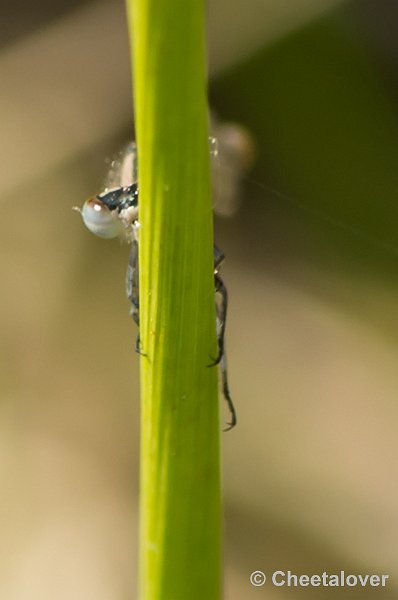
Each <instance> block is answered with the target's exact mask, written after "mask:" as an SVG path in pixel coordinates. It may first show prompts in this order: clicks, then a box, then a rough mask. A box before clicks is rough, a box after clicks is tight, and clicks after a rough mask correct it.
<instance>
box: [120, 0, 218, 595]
mask: <svg viewBox="0 0 398 600" xmlns="http://www.w3.org/2000/svg"><path fill="white" fill-rule="evenodd" d="M127 3H128V15H129V25H130V32H131V33H132V55H133V60H132V62H133V65H134V96H135V123H136V133H137V144H138V152H139V194H140V199H139V219H140V223H141V229H140V256H139V260H140V318H141V325H140V333H141V342H142V351H143V353H144V354H145V355H144V356H142V357H141V436H142V438H141V476H140V494H141V499H140V542H139V553H140V569H139V580H140V581H139V598H140V600H187V598H190V600H199V599H200V600H203V599H204V598H205V599H206V600H219V599H220V598H221V494H220V472H219V471H220V460H219V435H220V434H219V431H220V427H219V416H218V414H219V408H218V388H217V369H216V368H208V367H207V365H208V364H209V362H211V358H210V357H211V356H215V355H216V354H217V351H216V337H215V305H214V280H213V225H212V202H211V193H210V165H209V146H208V135H209V134H208V114H207V100H206V68H205V45H204V39H205V35H204V2H203V0H127Z"/></svg>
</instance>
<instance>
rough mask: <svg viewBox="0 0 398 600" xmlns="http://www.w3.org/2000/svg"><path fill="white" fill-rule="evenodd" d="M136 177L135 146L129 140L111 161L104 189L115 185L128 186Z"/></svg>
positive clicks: (134, 181) (135, 180) (109, 188)
mask: <svg viewBox="0 0 398 600" xmlns="http://www.w3.org/2000/svg"><path fill="white" fill-rule="evenodd" d="M137 178H138V162H137V146H136V143H135V142H129V143H128V144H127V145H126V146H124V147H123V148H122V150H121V151H120V152H119V153H118V154H117V156H116V157H115V158H114V159H113V160H112V161H111V163H110V167H109V170H108V174H107V176H106V179H105V182H104V191H106V190H111V189H113V188H117V187H128V186H129V185H131V184H132V183H136V182H137Z"/></svg>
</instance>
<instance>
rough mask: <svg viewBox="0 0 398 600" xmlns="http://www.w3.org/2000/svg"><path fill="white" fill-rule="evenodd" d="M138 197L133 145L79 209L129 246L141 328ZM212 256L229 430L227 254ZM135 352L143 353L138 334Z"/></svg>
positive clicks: (129, 287)
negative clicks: (97, 191)
mask: <svg viewBox="0 0 398 600" xmlns="http://www.w3.org/2000/svg"><path fill="white" fill-rule="evenodd" d="M210 152H211V154H212V156H213V158H215V159H216V160H217V158H218V145H217V141H216V139H215V138H211V139H210ZM138 198H139V194H138V171H137V148H136V145H135V143H134V142H133V143H130V144H128V145H127V146H126V147H125V148H124V149H123V150H122V151H121V152H120V154H119V156H118V157H117V158H116V159H115V160H114V161H113V162H112V163H111V166H110V169H109V172H108V176H107V180H106V185H105V189H104V190H103V191H102V192H101V193H100V194H98V195H96V196H93V197H91V198H89V199H88V200H87V201H86V202H85V203H84V204H83V207H82V208H81V209H79V208H78V209H77V210H79V212H80V213H81V216H82V218H83V221H84V223H85V225H86V227H87V228H88V229H89V230H90V231H91V232H92V233H94V234H95V235H97V236H99V237H102V238H116V237H119V238H122V239H124V240H126V241H127V242H128V243H129V244H130V258H129V263H128V267H127V275H126V291H127V296H128V298H129V300H130V302H131V311H130V313H131V317H132V318H133V320H134V322H135V323H136V324H137V326H138V328H139V325H140V316H139V277H138V243H139V227H140V224H139V218H138V212H139V211H138V204H139V201H138ZM224 202H225V198H224ZM213 257H214V289H215V294H216V332H217V343H218V354H217V357H216V359H215V360H214V361H213V362H212V363H211V365H209V366H215V365H218V364H219V365H220V373H221V387H222V393H223V396H224V399H225V401H226V404H227V407H228V410H229V413H230V419H229V422H228V423H227V425H226V428H225V430H226V431H227V430H229V429H232V427H234V426H235V425H236V412H235V408H234V405H233V402H232V399H231V394H230V391H229V386H228V374H227V363H226V354H225V345H224V338H225V326H226V318H227V305H228V294H227V289H226V287H225V285H224V282H223V280H222V278H221V276H220V273H219V270H220V266H221V263H222V262H223V260H224V254H223V252H222V251H221V250H219V248H217V246H214V249H213ZM138 330H139V329H138ZM136 351H137V352H138V353H141V349H140V337H139V333H138V336H137V341H136Z"/></svg>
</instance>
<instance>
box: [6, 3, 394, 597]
mask: <svg viewBox="0 0 398 600" xmlns="http://www.w3.org/2000/svg"><path fill="white" fill-rule="evenodd" d="M0 10H1V19H0V22H1V30H2V36H1V46H0V72H1V74H2V90H1V93H0V131H1V133H2V135H1V146H0V152H1V165H2V169H1V177H0V199H1V203H2V209H3V212H2V220H1V223H0V229H1V236H0V244H1V253H0V260H1V269H2V283H3V285H2V288H1V289H2V295H1V304H0V306H1V313H0V314H1V340H2V343H1V346H0V348H1V352H2V361H1V364H2V369H1V391H2V394H1V403H0V444H1V450H2V451H1V454H0V477H1V490H2V491H1V496H0V498H1V499H0V531H1V536H0V556H1V560H0V598H1V599H2V600H3V599H4V600H39V599H40V600H50V599H52V598H54V597H56V598H57V600H67V599H68V600H71V599H73V600H83V599H84V600H87V599H91V598H92V599H94V598H95V600H130V599H133V598H135V588H136V585H135V563H136V543H135V541H136V536H137V531H136V530H137V469H138V413H139V397H138V390H139V386H138V359H137V357H136V356H135V353H134V341H135V334H136V332H135V330H134V327H133V325H132V323H131V322H130V320H129V316H128V310H129V307H128V301H127V299H126V298H125V294H124V271H125V267H126V264H127V252H128V250H127V248H126V247H123V246H121V245H119V244H118V243H117V242H111V241H103V240H100V239H96V238H95V237H94V236H92V235H90V234H89V232H88V231H86V230H85V229H84V227H83V225H82V223H81V222H80V220H79V218H78V216H77V215H76V213H73V212H72V211H71V207H72V206H73V205H76V204H77V205H81V204H82V203H83V201H84V199H85V198H86V197H88V196H89V195H90V194H92V193H94V192H96V191H98V190H99V189H100V187H101V182H102V179H103V176H104V173H105V171H106V164H105V159H106V158H108V157H110V156H112V154H113V153H114V152H116V151H117V150H118V149H119V146H120V145H121V144H123V143H124V142H125V141H126V140H127V139H129V137H131V112H132V111H131V91H130V74H129V62H128V56H129V51H128V43H127V33H126V25H125V18H124V5H123V3H122V2H116V3H114V2H110V1H109V2H107V1H101V2H79V1H77V0H75V1H74V2H73V3H71V2H68V3H66V2H63V1H60V0H58V1H57V2H52V3H50V2H44V3H41V4H40V5H38V6H33V5H31V4H29V3H28V2H25V1H22V0H19V1H18V2H14V3H12V4H11V3H10V4H7V3H5V2H4V1H3V2H2V3H1V4H0ZM397 12H398V10H397V7H396V5H395V3H392V2H388V1H387V0H381V1H380V2H378V3H377V4H376V3H374V2H371V1H370V0H369V1H368V0H365V1H362V2H359V1H358V2H338V1H333V0H328V1H326V0H289V1H287V0H286V1H284V2H281V1H280V0H279V1H278V0H245V2H243V0H234V2H232V3H231V1H229V2H227V0H211V1H210V2H209V55H210V56H209V59H210V80H211V86H210V96H211V104H212V106H213V107H214V109H215V110H216V111H217V114H218V116H219V118H220V119H221V120H222V121H232V122H238V123H241V124H242V125H244V126H245V127H246V128H247V129H248V130H249V131H250V132H251V135H252V137H253V140H254V144H255V146H256V163H255V165H254V167H253V170H252V171H251V172H250V173H249V174H248V178H247V179H245V180H244V181H242V182H241V184H240V190H239V195H240V198H241V206H240V209H239V211H238V212H237V213H236V214H235V215H234V216H232V217H230V218H229V219H221V218H217V219H216V237H217V242H218V244H219V246H220V247H221V248H223V249H224V250H225V253H226V255H227V261H226V263H225V266H224V267H223V276H224V279H225V281H226V283H227V284H228V288H229V292H230V314H229V322H228V331H227V347H228V358H229V369H230V383H231V388H232V390H233V396H234V399H235V403H236V406H237V410H238V417H239V425H238V427H237V428H236V430H234V431H233V432H231V433H229V434H226V435H223V438H222V441H223V446H224V465H225V469H224V489H225V503H226V521H225V528H226V553H225V563H226V584H225V597H226V599H227V600H238V599H239V600H241V599H243V598H244V599H246V598H247V599H248V600H250V599H251V598H260V597H262V598H269V599H272V598H274V597H276V596H278V597H279V598H281V599H282V598H286V599H288V598H293V597H295V596H298V597H304V596H305V595H309V594H311V595H312V596H313V597H316V598H319V599H321V598H332V597H333V598H335V597H336V598H344V599H346V598H347V599H349V598H358V599H359V598H361V599H367V598H376V597H377V598H383V599H386V600H387V599H388V600H391V599H396V598H398V582H397V576H398V570H397V554H398V482H397V475H396V471H397V456H398V442H397V435H396V430H397V420H398V403H397V398H398V373H397V365H398V345H397V340H398V319H397V305H398V302H397V300H398V291H397V283H398V277H397V273H398V241H397V229H398V228H397V223H398V207H397V191H398V169H397V164H398V94H397V90H398V86H397V82H398V64H397V59H398V44H397V39H398V37H397V27H398V25H397V23H398V20H397V16H398V15H397ZM223 176H225V177H226V178H228V177H229V176H230V175H229V174H228V172H227V171H225V173H223ZM231 176H232V177H233V175H231ZM257 569H261V570H262V571H264V572H265V573H267V574H268V575H269V574H271V573H272V572H273V571H274V570H277V569H281V570H288V569H290V570H291V571H294V572H297V573H306V574H312V573H322V572H323V571H327V572H329V573H334V572H339V571H340V570H343V569H344V570H345V571H347V572H350V573H354V574H355V573H362V574H366V573H370V574H372V573H378V574H381V573H386V574H389V575H390V580H389V583H388V586H387V587H386V588H371V587H369V588H330V589H328V588H313V589H311V588H287V587H283V588H275V587H272V586H271V585H270V584H267V585H266V586H264V587H260V588H254V587H252V586H251V585H250V583H249V576H250V573H251V572H252V571H254V570H257Z"/></svg>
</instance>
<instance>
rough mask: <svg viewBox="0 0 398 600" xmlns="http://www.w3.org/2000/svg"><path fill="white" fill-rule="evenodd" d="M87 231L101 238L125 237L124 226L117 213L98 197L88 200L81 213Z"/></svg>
mask: <svg viewBox="0 0 398 600" xmlns="http://www.w3.org/2000/svg"><path fill="white" fill-rule="evenodd" d="M80 213H81V215H82V219H83V222H84V224H85V226H86V227H87V229H89V230H90V231H91V233H94V235H97V236H98V237H101V238H107V239H112V238H115V237H119V236H121V235H123V231H124V226H123V223H122V222H121V220H120V218H119V215H118V213H117V211H115V210H114V211H111V210H109V208H108V207H107V206H106V204H104V203H103V202H102V201H101V200H100V198H99V197H98V196H93V197H92V198H89V199H88V200H86V202H85V203H84V204H83V207H82V209H81V211H80Z"/></svg>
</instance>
